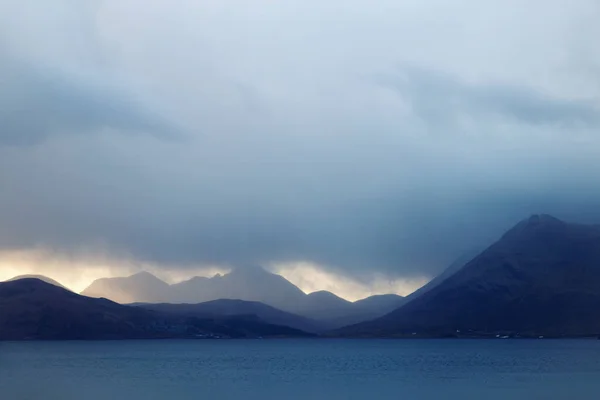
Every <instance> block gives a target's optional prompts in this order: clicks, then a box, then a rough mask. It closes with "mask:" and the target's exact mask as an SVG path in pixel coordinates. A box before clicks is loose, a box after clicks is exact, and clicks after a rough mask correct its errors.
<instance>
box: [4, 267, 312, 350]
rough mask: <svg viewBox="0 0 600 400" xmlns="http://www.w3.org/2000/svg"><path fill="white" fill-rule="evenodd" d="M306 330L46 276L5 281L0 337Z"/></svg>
mask: <svg viewBox="0 0 600 400" xmlns="http://www.w3.org/2000/svg"><path fill="white" fill-rule="evenodd" d="M198 336H220V337H257V336H264V337H268V336H306V334H305V333H304V332H302V331H299V330H297V329H294V328H290V327H287V326H279V325H274V324H269V323H266V322H265V321H262V320H261V319H260V318H258V317H256V316H231V317H227V316H206V317H197V316H188V315H175V314H171V313H162V312H156V311H152V310H146V309H143V308H138V307H131V306H124V305H121V304H117V303H114V302H112V301H110V300H106V299H95V298H90V297H85V296H81V295H78V294H75V293H73V292H70V291H68V290H65V289H63V288H60V287H57V286H55V285H53V284H49V283H46V282H43V281H41V280H39V279H32V278H27V279H20V280H16V281H11V282H3V283H0V340H34V339H46V340H52V339H131V338H184V337H198Z"/></svg>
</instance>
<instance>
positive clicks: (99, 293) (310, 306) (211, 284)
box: [81, 267, 402, 328]
mask: <svg viewBox="0 0 600 400" xmlns="http://www.w3.org/2000/svg"><path fill="white" fill-rule="evenodd" d="M81 294H82V295H86V296H90V297H105V298H109V299H111V300H114V301H117V302H119V303H187V304H198V303H204V302H208V301H214V300H220V299H230V300H244V301H253V302H261V303H264V304H266V305H268V306H271V307H275V308H277V309H279V310H282V311H285V312H288V313H293V314H297V315H299V316H303V317H305V318H309V319H312V320H321V321H323V320H328V321H329V323H328V324H327V326H328V327H330V328H335V327H341V326H343V325H347V324H351V323H356V322H360V321H366V320H368V319H373V318H377V317H379V316H382V315H384V314H386V313H387V312H389V311H390V307H391V306H398V305H399V304H401V302H402V297H401V296H397V295H390V296H392V297H387V298H386V299H387V300H374V301H372V302H368V301H365V299H363V300H362V301H358V302H355V303H352V302H349V301H347V300H345V299H342V298H340V297H338V296H336V295H335V294H333V293H331V292H326V291H320V292H315V293H310V294H305V293H304V292H303V291H302V290H300V289H299V288H298V287H297V286H295V285H294V284H292V283H291V282H289V281H288V280H287V279H285V278H284V277H282V276H281V275H277V274H273V273H271V272H268V271H266V270H264V269H263V268H261V267H248V268H239V269H236V270H234V271H232V272H230V273H229V274H226V275H220V274H217V275H215V276H214V277H212V278H205V277H194V278H191V279H189V280H187V281H184V282H180V283H177V284H173V285H168V284H167V283H165V282H163V281H161V280H160V279H158V278H156V277H155V276H153V275H151V274H149V273H147V272H144V273H139V274H135V275H132V276H130V277H126V278H104V279H99V280H97V281H94V282H93V283H92V284H91V285H90V286H89V287H88V288H86V289H85V290H84V291H83V292H82V293H81Z"/></svg>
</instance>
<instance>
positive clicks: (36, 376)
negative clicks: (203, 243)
mask: <svg viewBox="0 0 600 400" xmlns="http://www.w3.org/2000/svg"><path fill="white" fill-rule="evenodd" d="M484 397H485V398H487V399H492V400H493V399H544V400H545V399H586V398H589V399H596V398H600V341H595V340H581V341H570V340H229V341H225V340H224V341H218V340H217V341H210V340H208V341H117V342H28V343H7V342H6V343H0V398H1V399H2V400H12V399H18V400H21V399H23V400H36V399H43V400H55V399H56V400H70V399H85V400H100V399H102V400H105V399H110V400H113V399H116V400H118V399H127V400H153V399H169V400H171V399H172V400H178V399H185V400H187V399H246V400H253V399H369V400H376V399H452V398H456V399H465V398H466V399H482V398H484Z"/></svg>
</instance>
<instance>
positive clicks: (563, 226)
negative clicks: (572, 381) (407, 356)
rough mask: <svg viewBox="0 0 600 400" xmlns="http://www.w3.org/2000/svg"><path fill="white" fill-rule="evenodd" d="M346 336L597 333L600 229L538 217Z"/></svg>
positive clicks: (347, 330)
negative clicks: (452, 272)
mask: <svg viewBox="0 0 600 400" xmlns="http://www.w3.org/2000/svg"><path fill="white" fill-rule="evenodd" d="M340 333H341V334H343V335H375V336H411V335H413V334H417V335H424V336H428V335H433V336H439V335H456V334H460V335H494V334H502V335H504V334H510V335H520V336H537V335H544V336H557V337H561V336H578V335H597V334H599V333H600V227H598V226H597V225H583V224H573V223H566V222H563V221H561V220H558V219H556V218H554V217H552V216H549V215H533V216H532V217H530V218H528V219H526V220H523V221H521V222H520V223H518V224H517V225H516V226H515V227H513V228H512V229H510V230H509V231H508V232H506V233H505V234H504V235H503V236H502V237H501V238H500V239H499V240H498V241H497V242H496V243H494V244H493V245H491V246H490V247H488V248H487V249H486V250H484V251H483V252H482V253H481V254H479V255H478V256H476V257H475V258H474V259H473V260H471V261H470V262H468V263H467V264H466V265H465V266H464V267H462V268H459V269H458V271H457V272H455V273H454V274H453V275H451V276H450V277H448V278H447V279H445V280H444V281H442V282H441V283H439V284H438V285H437V286H435V287H433V288H431V289H430V290H429V291H426V292H424V293H423V294H421V295H420V296H418V297H416V298H414V299H413V300H412V301H409V302H408V303H407V304H406V305H404V306H402V307H400V308H399V309H397V310H395V311H393V312H391V313H389V314H387V315H385V316H383V317H381V318H379V319H377V320H374V321H369V322H365V323H361V324H358V325H355V326H350V327H347V328H345V329H342V330H340Z"/></svg>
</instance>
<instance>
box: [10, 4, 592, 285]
mask: <svg viewBox="0 0 600 400" xmlns="http://www.w3.org/2000/svg"><path fill="white" fill-rule="evenodd" d="M599 20H600V3H599V2H598V1H597V0H569V1H567V0H528V1H525V2H524V1H522V0H498V1H496V0H485V1H475V0H470V1H466V0H455V1H452V2H449V1H446V0H404V1H399V0H371V1H364V0H363V1H358V0H329V1H316V0H278V1H274V0H252V1H249V0H244V1H242V0H204V1H195V0H177V1H171V0H144V1H142V0H104V1H103V0H93V1H84V0H55V1H52V2H41V1H38V0H29V1H26V0H1V1H0V88H1V90H0V249H1V251H0V257H2V255H3V256H4V258H3V259H2V258H0V268H4V271H5V275H6V274H8V272H6V271H9V268H12V269H10V272H11V273H12V272H13V271H14V270H15V269H18V268H20V267H19V266H18V265H19V264H18V262H17V261H15V260H16V258H15V254H18V255H19V257H20V258H19V259H20V260H21V261H22V260H27V264H28V267H27V271H31V270H32V269H33V270H36V271H39V272H45V271H47V269H48V268H49V267H48V266H49V265H53V266H54V267H52V268H55V270H53V271H54V272H56V268H58V270H60V271H59V272H60V273H62V276H66V274H79V275H78V276H82V274H83V273H84V272H83V271H84V270H85V269H86V268H92V266H98V265H102V268H103V269H100V267H98V268H97V271H101V272H102V273H105V272H106V271H109V272H110V271H112V272H111V273H115V272H114V271H116V270H118V269H119V268H120V267H123V266H127V269H128V271H130V270H131V269H140V268H142V267H143V266H146V265H151V266H152V268H154V270H158V271H164V272H165V273H170V272H171V273H175V272H177V273H181V271H184V272H185V271H195V270H196V269H198V268H202V267H206V266H211V267H213V268H215V267H216V268H219V267H223V268H230V267H235V266H242V267H243V266H244V265H249V264H261V265H265V266H270V267H272V268H274V269H275V270H281V269H286V268H287V270H286V271H288V272H289V271H291V270H293V271H295V272H294V273H296V274H298V273H300V274H301V272H302V271H304V273H305V274H306V273H312V274H313V275H312V276H313V278H314V277H315V276H320V277H321V278H323V276H324V275H318V274H317V272H315V271H318V273H319V274H327V276H329V277H330V278H331V277H333V278H331V279H333V280H335V279H346V280H347V279H351V280H354V281H356V282H361V283H363V284H365V285H371V286H370V287H373V285H375V286H376V285H377V282H375V281H377V280H379V281H382V280H383V281H386V280H387V281H388V282H392V283H393V282H396V281H398V282H413V281H419V280H422V279H426V278H428V277H431V276H433V275H435V274H436V273H438V272H440V271H441V270H442V269H443V268H444V267H446V266H447V265H448V264H450V263H451V262H452V261H453V260H454V259H456V258H457V257H460V256H461V255H462V254H463V253H465V252H469V251H472V249H473V248H479V247H482V246H485V245H488V244H490V243H491V242H492V241H494V240H495V239H496V238H497V237H498V236H499V235H500V234H501V233H502V232H503V231H504V230H506V229H507V228H509V227H510V226H512V225H513V224H515V223H516V222H518V221H519V220H520V219H523V218H525V217H527V216H528V215H529V214H532V213H550V214H554V215H555V216H557V217H559V218H564V219H567V220H572V221H582V222H594V223H598V222H600V208H598V204H599V202H600V179H599V175H598V174H599V171H600V136H599V135H600V46H598V44H597V38H599V37H600V24H598V21H599ZM40 254H42V255H43V256H40ZM56 260H69V262H65V263H62V264H61V263H57V261H56ZM15 265H17V267H15ZM56 265H64V266H63V267H56ZM132 266H133V267H132ZM307 266H308V267H307ZM304 267H305V268H304ZM23 268H24V267H23ZM61 268H62V269H61ZM123 268H124V267H123ZM298 268H299V269H298ZM302 268H304V269H302ZM24 269H25V268H24ZM299 271H300V272H299ZM98 274H100V272H98ZM315 274H317V275H315ZM0 275H1V274H0ZM336 277H337V278H336ZM305 278H306V276H304V277H303V278H302V279H305ZM298 279H300V278H298ZM315 279H316V278H314V279H313V284H314V280H315ZM323 279H325V278H323ZM374 282H375V283H374ZM317 286H318V285H317ZM321 286H322V285H321ZM377 287H379V286H377ZM317 288H318V287H317ZM377 290H379V291H385V290H387V288H386V289H377Z"/></svg>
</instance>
